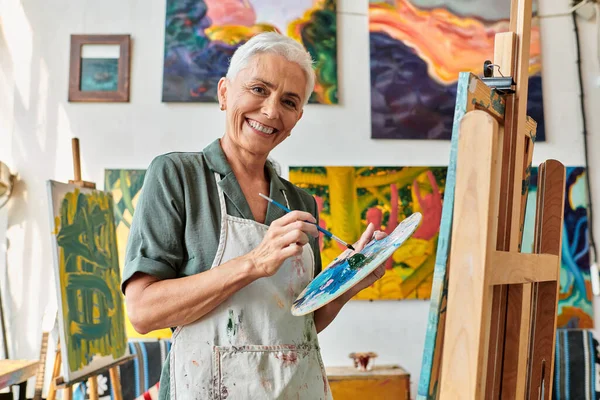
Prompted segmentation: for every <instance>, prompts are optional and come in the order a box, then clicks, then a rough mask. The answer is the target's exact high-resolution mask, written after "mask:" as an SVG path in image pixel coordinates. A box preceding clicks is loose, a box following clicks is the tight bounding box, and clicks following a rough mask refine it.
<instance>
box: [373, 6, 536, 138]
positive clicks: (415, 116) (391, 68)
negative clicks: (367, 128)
mask: <svg viewBox="0 0 600 400" xmlns="http://www.w3.org/2000/svg"><path fill="white" fill-rule="evenodd" d="M536 3H537V1H535V0H534V2H533V9H534V15H535V12H536V9H537V7H536ZM510 4H511V2H510V1H498V0H479V1H464V0H370V2H369V41H370V69H371V78H370V79H371V137H373V138H378V139H379V138H380V139H442V140H447V139H450V137H451V132H452V123H453V113H454V102H455V99H456V90H457V80H458V75H459V73H460V72H464V71H467V72H472V73H474V74H477V75H482V73H483V62H484V61H485V60H487V59H489V60H493V54H494V37H495V34H496V33H499V32H505V31H508V24H509V15H510ZM423 32H427V34H426V35H424V34H423ZM530 49H531V50H530V60H531V62H530V67H529V74H530V78H529V86H528V103H527V114H528V115H529V116H530V117H532V118H533V119H534V120H535V121H536V122H537V124H538V127H537V139H536V141H538V142H541V141H545V128H544V110H543V101H542V76H541V44H540V27H539V20H538V18H535V17H534V18H533V20H532V28H531V46H530ZM500 72H502V71H500Z"/></svg>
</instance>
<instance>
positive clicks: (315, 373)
mask: <svg viewBox="0 0 600 400" xmlns="http://www.w3.org/2000/svg"><path fill="white" fill-rule="evenodd" d="M215 178H216V180H217V186H218V191H219V201H220V205H221V233H220V238H219V247H218V249H217V254H216V256H215V259H214V262H213V264H212V267H211V268H218V266H219V265H221V264H223V263H225V262H227V261H229V260H231V259H233V258H236V257H239V256H242V255H244V254H246V253H248V252H249V251H251V250H253V249H254V248H256V247H257V246H258V245H259V244H260V242H261V241H262V239H263V237H264V236H265V233H266V232H267V229H268V226H266V225H264V224H260V223H258V222H255V221H251V220H246V219H243V218H237V217H233V216H230V215H228V214H227V210H226V206H225V197H224V195H223V191H222V190H221V188H220V186H219V184H218V183H219V181H220V177H219V175H218V174H215ZM286 202H287V199H286ZM288 207H289V204H288ZM313 271H314V259H313V252H312V249H311V247H310V245H309V244H306V245H305V246H304V249H303V251H302V255H301V256H297V257H292V258H289V259H287V260H286V261H285V262H284V263H283V265H282V266H281V268H280V269H279V270H278V272H277V273H276V274H275V275H274V276H271V277H266V278H261V279H258V280H256V281H254V282H252V283H251V284H250V285H248V286H246V287H244V288H243V289H241V290H240V291H238V292H237V293H235V294H233V295H232V296H231V297H230V298H228V299H227V300H225V301H224V302H223V303H221V304H220V305H219V306H217V307H216V308H215V309H214V310H212V311H211V312H210V313H208V314H206V315H205V316H204V317H202V318H201V319H200V320H198V321H196V322H194V323H191V324H189V325H185V326H179V327H177V329H176V330H175V332H173V336H172V339H171V340H172V347H171V351H170V360H169V362H170V373H171V376H170V383H171V384H170V393H171V400H195V399H211V400H216V399H219V400H224V399H233V400H238V399H241V400H244V399H252V400H259V399H288V398H289V399H307V400H308V399H310V400H318V399H332V397H331V391H330V389H329V384H328V381H327V377H326V374H325V369H324V367H323V363H322V360H321V354H320V350H319V342H318V338H317V331H316V329H315V325H314V321H313V315H312V314H308V315H306V316H302V317H295V316H293V315H292V314H291V312H290V308H291V306H292V303H293V302H294V300H295V299H296V298H297V297H298V295H299V294H300V293H301V292H302V290H303V289H304V288H305V287H306V285H308V283H309V282H310V280H311V279H312V276H313Z"/></svg>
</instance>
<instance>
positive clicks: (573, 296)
mask: <svg viewBox="0 0 600 400" xmlns="http://www.w3.org/2000/svg"><path fill="white" fill-rule="evenodd" d="M566 170H567V171H566V177H567V179H566V184H565V190H566V192H565V208H564V212H565V214H564V223H563V231H562V249H561V251H562V254H561V268H560V293H559V299H558V313H557V318H558V320H557V325H556V326H557V327H558V328H569V329H572V328H578V329H591V328H593V327H594V310H593V307H592V284H591V281H590V247H589V237H588V229H589V226H588V218H587V203H588V200H587V191H586V182H585V169H584V168H582V167H567V168H566ZM537 179H538V168H532V173H531V180H530V184H529V193H528V196H527V207H526V211H525V226H524V232H523V241H522V247H521V251H522V252H524V253H531V251H532V248H533V234H534V229H535V209H536V196H537Z"/></svg>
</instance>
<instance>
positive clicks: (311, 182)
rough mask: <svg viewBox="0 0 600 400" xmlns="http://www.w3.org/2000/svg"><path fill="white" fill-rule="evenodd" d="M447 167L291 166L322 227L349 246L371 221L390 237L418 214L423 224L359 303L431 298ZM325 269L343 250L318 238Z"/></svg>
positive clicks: (291, 174) (292, 176)
mask: <svg viewBox="0 0 600 400" xmlns="http://www.w3.org/2000/svg"><path fill="white" fill-rule="evenodd" d="M446 170H447V168H446V167H347V166H330V167H327V166H325V167H322V166H315V167H312V166H311V167H290V171H289V180H290V181H291V182H292V183H294V184H295V185H297V186H299V187H300V188H302V189H304V190H306V191H307V192H309V193H310V194H312V195H313V196H314V197H315V199H316V202H317V207H318V209H319V224H320V225H321V227H323V228H325V229H327V230H329V231H331V232H332V233H333V234H335V235H337V236H339V237H340V238H341V239H342V240H344V241H346V242H348V243H354V242H356V241H357V240H358V239H359V237H360V235H361V233H362V232H363V231H364V230H365V229H366V227H367V225H368V224H369V223H373V224H375V228H376V229H378V230H381V231H384V232H387V233H391V232H392V231H393V230H394V228H396V226H398V224H399V223H400V221H402V220H403V219H404V218H406V217H408V216H409V215H411V214H412V213H413V212H417V211H418V212H420V213H422V214H423V221H422V223H421V225H420V226H419V228H418V229H417V230H416V231H415V233H414V234H413V235H412V237H411V238H410V239H408V240H407V241H406V242H405V244H403V245H402V246H401V247H400V248H399V249H398V250H397V251H396V252H395V253H394V254H393V255H392V257H391V258H390V259H389V260H388V261H387V262H386V272H385V275H384V276H383V277H382V278H381V279H380V280H378V281H377V282H375V284H373V285H372V286H371V287H369V288H366V289H365V290H363V291H361V292H360V293H359V294H358V295H357V296H355V299H356V300H383V299H397V300H401V299H428V298H429V297H430V295H431V285H432V281H433V267H434V263H435V251H436V248H437V238H438V233H439V225H440V218H441V213H442V201H443V191H444V184H445V179H446ZM319 241H320V242H319V245H320V249H321V259H322V263H323V267H324V268H325V267H326V266H327V265H329V264H330V263H331V262H332V261H333V260H334V259H335V258H336V257H337V256H338V255H339V254H340V253H341V252H342V251H344V250H345V248H343V246H341V245H340V244H338V243H337V242H336V241H334V240H330V239H329V238H327V237H324V236H323V235H321V236H320V238H319Z"/></svg>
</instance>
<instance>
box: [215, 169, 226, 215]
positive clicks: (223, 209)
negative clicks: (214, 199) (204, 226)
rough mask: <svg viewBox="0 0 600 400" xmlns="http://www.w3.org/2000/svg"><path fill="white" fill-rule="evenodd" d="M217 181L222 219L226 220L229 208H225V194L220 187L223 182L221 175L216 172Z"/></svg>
mask: <svg viewBox="0 0 600 400" xmlns="http://www.w3.org/2000/svg"><path fill="white" fill-rule="evenodd" d="M215 181H216V182H217V192H218V193H219V204H220V205H221V219H224V218H225V216H226V215H227V207H226V206H225V194H224V193H223V189H221V186H219V182H221V175H219V174H218V173H217V172H215Z"/></svg>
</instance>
